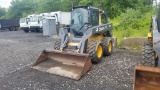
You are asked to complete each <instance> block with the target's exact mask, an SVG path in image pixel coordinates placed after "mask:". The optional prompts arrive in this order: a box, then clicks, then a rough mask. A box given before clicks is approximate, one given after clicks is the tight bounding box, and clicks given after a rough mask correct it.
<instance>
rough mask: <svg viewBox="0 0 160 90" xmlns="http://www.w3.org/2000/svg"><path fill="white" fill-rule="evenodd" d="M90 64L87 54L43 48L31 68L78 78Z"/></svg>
mask: <svg viewBox="0 0 160 90" xmlns="http://www.w3.org/2000/svg"><path fill="white" fill-rule="evenodd" d="M91 66H92V63H91V58H90V57H89V55H88V54H80V53H75V52H74V53H73V52H72V53H71V52H70V53H69V52H64V51H63V52H60V51H46V50H44V51H43V52H42V53H41V55H40V56H39V58H38V59H37V61H36V62H35V63H34V65H33V67H32V68H33V69H37V70H40V71H43V72H48V73H51V74H56V75H60V76H64V77H68V78H71V79H76V80H78V79H80V78H81V76H82V75H84V74H85V73H86V72H87V71H88V70H89V69H90V68H91Z"/></svg>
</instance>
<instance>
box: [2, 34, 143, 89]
mask: <svg viewBox="0 0 160 90" xmlns="http://www.w3.org/2000/svg"><path fill="white" fill-rule="evenodd" d="M53 42H54V41H53V39H52V38H49V37H43V36H42V34H41V33H24V32H23V31H5V32H0V46H1V47H0V51H1V52H0V57H1V59H0V72H1V73H0V90H132V85H133V74H134V66H135V65H136V64H139V63H140V62H139V61H140V60H141V56H140V52H138V51H129V50H121V49H114V52H113V55H112V56H109V57H104V59H103V61H102V62H101V63H99V64H96V65H93V66H92V68H91V70H90V71H89V72H88V73H86V74H85V75H84V76H83V77H82V78H81V79H80V80H79V81H75V80H72V79H68V78H65V77H61V76H57V75H52V74H48V73H43V72H40V71H37V70H33V69H31V68H30V67H31V65H32V64H33V63H34V62H35V60H36V59H37V57H38V55H39V54H40V53H41V52H42V50H43V49H47V50H48V49H49V50H52V49H53Z"/></svg>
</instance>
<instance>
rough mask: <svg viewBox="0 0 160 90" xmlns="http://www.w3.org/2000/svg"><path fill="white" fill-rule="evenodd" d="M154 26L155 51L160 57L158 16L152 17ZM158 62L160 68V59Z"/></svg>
mask: <svg viewBox="0 0 160 90" xmlns="http://www.w3.org/2000/svg"><path fill="white" fill-rule="evenodd" d="M152 26H153V49H154V50H155V51H156V53H157V54H158V56H159V57H160V33H159V32H158V27H157V19H156V16H153V17H152ZM158 61H159V62H158V63H159V64H158V66H160V58H159V60H158Z"/></svg>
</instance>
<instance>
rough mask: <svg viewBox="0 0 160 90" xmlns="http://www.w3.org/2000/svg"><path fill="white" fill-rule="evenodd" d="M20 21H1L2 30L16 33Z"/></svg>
mask: <svg viewBox="0 0 160 90" xmlns="http://www.w3.org/2000/svg"><path fill="white" fill-rule="evenodd" d="M19 26H20V25H19V19H0V29H9V30H10V31H16V30H18V28H19Z"/></svg>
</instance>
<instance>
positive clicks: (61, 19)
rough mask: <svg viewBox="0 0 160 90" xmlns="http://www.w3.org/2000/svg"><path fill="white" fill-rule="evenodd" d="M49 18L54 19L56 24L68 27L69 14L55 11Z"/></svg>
mask: <svg viewBox="0 0 160 90" xmlns="http://www.w3.org/2000/svg"><path fill="white" fill-rule="evenodd" d="M50 16H51V17H54V18H55V19H56V24H61V25H70V20H71V12H61V11H56V12H51V13H50Z"/></svg>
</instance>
